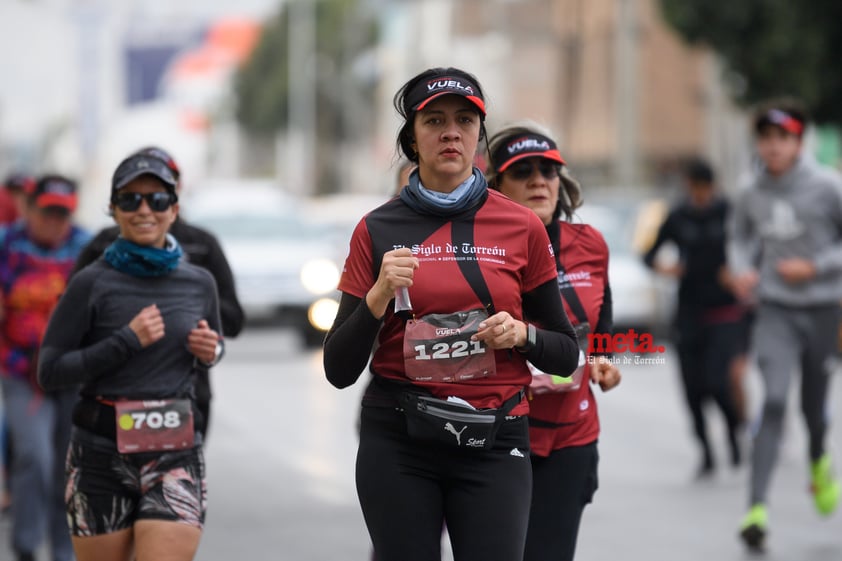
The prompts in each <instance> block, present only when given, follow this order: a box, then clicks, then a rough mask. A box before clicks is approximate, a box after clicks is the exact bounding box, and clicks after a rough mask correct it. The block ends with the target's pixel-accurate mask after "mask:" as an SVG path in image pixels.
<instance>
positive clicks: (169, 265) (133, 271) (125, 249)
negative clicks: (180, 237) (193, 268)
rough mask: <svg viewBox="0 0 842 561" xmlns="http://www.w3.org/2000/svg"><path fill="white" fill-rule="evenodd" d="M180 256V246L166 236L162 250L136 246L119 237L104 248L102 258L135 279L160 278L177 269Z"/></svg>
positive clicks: (173, 239) (181, 253)
mask: <svg viewBox="0 0 842 561" xmlns="http://www.w3.org/2000/svg"><path fill="white" fill-rule="evenodd" d="M182 255H183V252H182V250H181V246H180V245H179V244H178V242H177V241H176V239H175V238H174V237H172V236H171V235H170V234H167V241H166V243H165V244H164V247H163V249H162V248H160V247H152V246H146V245H137V244H136V243H133V242H130V241H129V240H127V239H125V238H123V237H122V236H121V237H119V238H117V239H116V240H114V242H113V243H112V244H111V245H109V246H108V247H107V248H106V250H105V253H104V254H103V257H104V258H105V261H106V262H107V263H108V264H109V265H111V266H112V267H114V268H115V269H117V270H118V271H120V272H121V273H126V274H128V275H132V276H135V277H160V276H163V275H166V274H167V273H169V272H171V271H172V270H173V269H175V268H176V267H178V262H179V261H180V260H181V256H182Z"/></svg>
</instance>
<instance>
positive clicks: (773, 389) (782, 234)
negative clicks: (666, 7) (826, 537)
mask: <svg viewBox="0 0 842 561" xmlns="http://www.w3.org/2000/svg"><path fill="white" fill-rule="evenodd" d="M806 125H807V117H806V113H805V112H804V110H803V109H802V108H801V106H800V103H798V102H797V101H795V100H778V101H775V102H772V103H770V104H767V105H764V106H763V107H761V108H760V109H759V110H758V112H757V113H756V114H755V117H754V131H755V139H756V148H757V153H758V155H759V157H760V160H761V162H762V164H763V169H762V170H761V172H760V173H759V174H758V176H757V177H756V178H755V180H754V182H753V184H752V185H751V187H750V188H749V189H747V190H745V191H744V192H742V193H741V194H740V195H739V197H738V199H737V201H736V204H735V206H734V213H733V215H732V224H731V231H730V241H729V247H728V261H729V267H730V270H731V274H732V279H731V280H732V283H733V288H734V291H735V293H736V294H737V295H738V296H739V297H740V298H741V299H743V300H744V301H747V302H752V303H753V304H754V305H756V310H757V315H756V318H755V321H754V331H753V333H752V341H751V344H752V350H753V353H754V355H755V356H756V358H757V363H758V367H759V370H760V374H761V376H762V379H763V384H764V389H765V399H764V403H763V411H762V419H761V423H760V427H759V430H758V432H757V434H756V436H755V438H754V442H753V451H752V462H751V490H750V495H749V512H748V513H747V514H746V516H745V517H744V518H743V521H742V523H741V526H740V536H741V537H742V539H743V541H744V542H745V543H746V545H747V546H748V547H749V549H751V550H763V549H764V540H765V536H766V533H767V526H768V515H767V511H766V499H767V491H768V488H769V483H770V480H771V475H772V471H773V469H774V467H775V464H776V462H777V456H778V449H779V447H780V441H781V434H782V429H783V422H784V410H785V407H786V402H787V395H788V393H789V388H790V385H791V381H792V378H793V376H794V375H797V374H800V378H801V412H802V414H803V416H804V420H805V422H806V425H807V430H808V432H809V460H810V477H811V483H812V485H811V488H812V493H813V500H814V503H815V507H816V510H817V511H818V512H819V514H821V515H823V516H828V515H830V514H831V513H833V511H834V510H835V509H836V506H837V504H838V502H839V496H840V484H839V481H838V480H837V479H836V477H835V475H834V473H833V469H832V467H831V458H830V455H829V453H828V451H827V449H826V448H825V434H826V431H827V427H828V420H827V410H826V405H827V404H826V401H827V395H828V385H829V382H830V376H831V375H832V372H833V370H834V369H835V368H836V364H837V361H836V346H837V334H838V331H839V322H840V318H841V317H842V309H840V301H842V180H840V178H839V176H838V175H837V174H836V173H835V172H833V171H831V170H828V169H822V168H821V167H819V166H818V165H817V164H815V163H813V162H812V161H808V158H807V157H804V156H802V140H803V134H804V129H805V127H806Z"/></svg>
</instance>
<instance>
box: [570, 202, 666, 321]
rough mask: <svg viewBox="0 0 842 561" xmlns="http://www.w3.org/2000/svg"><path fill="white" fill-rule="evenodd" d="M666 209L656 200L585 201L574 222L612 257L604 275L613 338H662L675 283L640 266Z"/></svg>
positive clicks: (644, 266) (642, 264)
mask: <svg viewBox="0 0 842 561" xmlns="http://www.w3.org/2000/svg"><path fill="white" fill-rule="evenodd" d="M663 212H664V203H663V202H662V201H660V200H657V199H646V198H641V199H636V200H630V199H629V198H623V197H609V196H605V197H601V198H599V199H598V200H597V201H596V202H594V201H593V200H592V199H590V198H589V199H588V200H587V201H586V203H585V204H584V205H583V206H582V207H581V208H580V209H578V210H577V211H576V214H577V215H578V218H576V219H574V220H577V221H579V220H581V221H582V222H585V223H587V224H591V225H592V226H594V227H595V228H596V229H597V230H599V231H600V232H601V233H602V235H603V237H605V241H606V243H607V244H608V249H609V251H610V256H609V261H608V275H609V279H610V281H611V299H612V304H613V311H614V328H615V332H624V331H627V330H628V329H632V328H634V329H637V330H638V331H639V332H640V331H646V332H649V333H656V334H660V335H665V334H667V333H668V332H669V325H670V323H671V321H672V315H673V310H674V306H675V304H674V301H675V282H674V281H673V280H671V279H666V278H663V277H660V276H658V275H656V274H655V273H653V272H652V271H651V270H650V269H649V268H648V267H646V265H644V263H643V260H642V254H643V252H644V251H645V249H646V247H648V244H650V243H651V240H652V236H653V235H654V232H653V231H652V228H653V227H654V228H655V230H657V227H658V226H659V225H660V220H661V215H662V213H663Z"/></svg>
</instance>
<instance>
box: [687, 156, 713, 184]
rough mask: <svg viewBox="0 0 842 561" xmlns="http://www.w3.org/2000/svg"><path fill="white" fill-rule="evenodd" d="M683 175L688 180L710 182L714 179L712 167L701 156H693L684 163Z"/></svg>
mask: <svg viewBox="0 0 842 561" xmlns="http://www.w3.org/2000/svg"><path fill="white" fill-rule="evenodd" d="M684 177H685V178H687V179H688V180H690V181H698V182H700V183H711V184H712V183H713V181H714V179H715V175H714V173H713V168H712V167H710V164H708V163H707V162H706V161H705V160H703V159H702V158H693V159H692V160H690V161H688V162H687V163H686V164H685V165H684Z"/></svg>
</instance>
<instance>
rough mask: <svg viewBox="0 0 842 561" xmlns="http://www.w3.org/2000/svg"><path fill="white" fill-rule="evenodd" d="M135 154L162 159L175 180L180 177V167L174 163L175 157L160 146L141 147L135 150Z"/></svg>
mask: <svg viewBox="0 0 842 561" xmlns="http://www.w3.org/2000/svg"><path fill="white" fill-rule="evenodd" d="M135 154H141V155H144V156H154V157H156V158H158V159H159V160H163V161H164V163H165V164H167V167H168V168H170V171H171V172H172V174H173V177H175V180H176V181H178V179H179V178H180V177H181V169H180V168H179V167H178V164H177V163H175V158H173V157H172V155H170V153H169V152H167V151H166V150H164V149H163V148H161V147H160V146H147V147H145V148H141V149H140V150H138V151H137V152H135Z"/></svg>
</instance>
